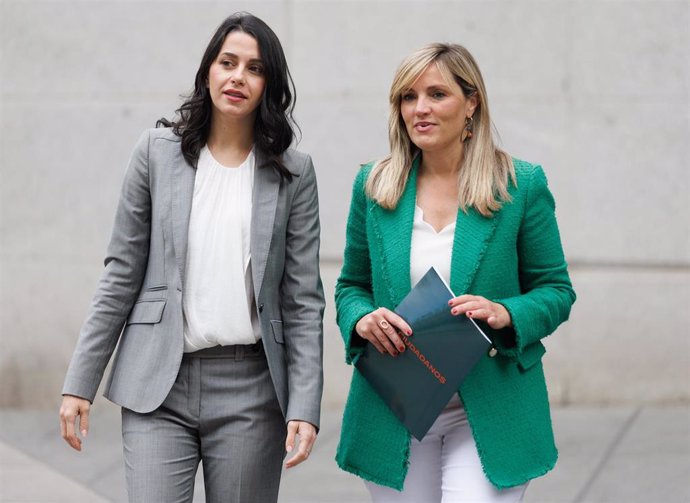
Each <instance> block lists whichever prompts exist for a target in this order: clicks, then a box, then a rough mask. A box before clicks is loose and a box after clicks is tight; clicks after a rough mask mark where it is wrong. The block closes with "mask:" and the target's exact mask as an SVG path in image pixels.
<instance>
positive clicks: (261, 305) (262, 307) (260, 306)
mask: <svg viewBox="0 0 690 503" xmlns="http://www.w3.org/2000/svg"><path fill="white" fill-rule="evenodd" d="M259 312H260V313H263V312H264V305H263V304H259Z"/></svg>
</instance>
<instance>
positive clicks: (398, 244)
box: [371, 156, 497, 306]
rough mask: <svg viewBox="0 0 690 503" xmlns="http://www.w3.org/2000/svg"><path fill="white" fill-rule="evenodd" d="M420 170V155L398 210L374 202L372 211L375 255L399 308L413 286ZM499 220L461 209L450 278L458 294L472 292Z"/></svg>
mask: <svg viewBox="0 0 690 503" xmlns="http://www.w3.org/2000/svg"><path fill="white" fill-rule="evenodd" d="M418 169H419V156H418V157H417V158H416V159H415V160H414V162H413V164H412V168H411V169H410V175H409V178H408V180H407V184H406V185H405V190H404V191H403V194H402V196H401V198H400V201H399V202H398V205H397V206H396V208H395V209H394V210H386V209H384V208H382V207H381V206H379V205H377V204H375V203H374V205H373V208H372V211H371V216H372V224H373V231H374V236H375V238H376V245H375V248H374V249H372V250H371V253H372V254H374V253H378V254H380V255H379V256H380V259H381V263H382V264H383V271H382V273H383V274H384V276H385V283H386V284H387V285H388V294H389V296H390V300H391V302H392V305H393V306H397V305H398V304H399V303H400V301H401V300H402V299H403V297H404V296H405V295H407V293H408V292H409V291H410V289H411V287H412V285H411V280H410V246H411V244H412V226H413V223H414V212H415V206H416V202H417V172H418ZM496 221H497V215H494V216H493V217H490V218H487V217H484V216H482V215H481V214H480V213H478V212H477V211H476V210H474V208H469V209H468V210H467V213H465V212H464V211H463V210H462V209H459V210H458V214H457V220H456V224H455V234H454V238H453V252H452V259H451V276H450V287H451V289H452V290H453V292H454V293H455V295H462V294H464V293H468V290H469V288H470V287H471V285H472V280H473V279H474V276H475V275H476V273H477V270H478V269H479V264H480V262H481V260H482V257H483V256H484V252H485V251H486V248H487V246H488V243H489V240H490V239H491V236H492V235H493V233H494V230H495V228H496ZM446 279H447V278H446Z"/></svg>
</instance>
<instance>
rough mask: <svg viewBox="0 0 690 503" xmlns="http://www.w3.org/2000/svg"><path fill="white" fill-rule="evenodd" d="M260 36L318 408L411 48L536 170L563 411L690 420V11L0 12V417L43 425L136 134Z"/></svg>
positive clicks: (141, 7)
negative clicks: (560, 321)
mask: <svg viewBox="0 0 690 503" xmlns="http://www.w3.org/2000/svg"><path fill="white" fill-rule="evenodd" d="M241 9H246V10H251V11H252V12H254V13H255V14H257V15H259V16H261V17H262V18H264V19H265V20H266V21H267V22H268V23H269V24H270V25H271V26H272V27H273V28H274V30H275V31H276V32H277V33H278V35H279V37H280V38H281V40H282V41H283V44H284V46H285V49H286V52H287V56H288V60H289V63H290V65H291V69H292V72H293V76H294V79H295V82H296V86H297V90H298V101H297V114H296V115H297V119H298V121H299V123H300V125H301V127H302V131H303V139H302V141H301V144H300V146H299V148H300V149H302V150H304V151H307V152H310V153H311V154H312V156H313V158H314V161H315V164H316V167H317V172H318V176H319V185H320V193H321V218H322V226H323V246H322V256H323V273H324V282H325V286H326V289H327V291H328V295H329V301H330V304H329V306H328V311H327V318H326V327H327V330H326V335H325V336H326V354H325V365H326V394H325V402H326V404H329V405H339V404H341V403H342V401H343V400H344V397H345V394H346V390H347V384H348V380H349V372H350V370H349V369H348V368H347V367H346V366H345V365H344V364H343V363H342V345H341V343H340V338H339V335H338V332H337V328H336V327H335V323H334V310H333V303H332V289H333V284H334V282H335V278H336V277H337V274H338V270H339V267H340V260H341V251H342V248H343V238H344V225H345V216H346V213H347V207H348V204H349V192H350V186H351V182H352V180H353V177H354V175H355V173H356V170H357V168H358V165H359V163H362V162H365V161H368V160H371V159H374V158H377V157H380V156H382V155H384V154H385V153H386V149H387V139H386V138H387V136H386V119H387V92H388V86H389V84H390V81H391V78H392V75H393V72H394V70H395V67H396V66H397V64H398V63H399V61H400V60H401V59H402V58H403V57H404V56H405V55H407V54H408V53H409V52H410V51H411V50H413V49H415V48H417V47H419V46H420V45H422V44H424V43H427V42H430V41H435V40H442V41H454V42H459V43H462V44H464V45H466V46H467V47H468V48H469V49H470V50H471V51H472V52H473V53H474V55H475V56H476V58H477V60H478V61H479V63H480V66H481V68H482V71H483V73H484V77H485V80H486V84H487V87H488V92H489V96H490V104H491V110H492V112H493V117H494V122H495V124H496V126H497V128H498V130H499V131H500V132H501V135H502V141H503V146H504V147H505V148H506V149H507V150H508V151H509V152H511V153H512V154H513V155H515V156H516V157H520V158H523V159H526V160H529V161H532V162H538V163H540V164H542V165H543V166H544V168H545V170H546V173H547V175H548V177H549V180H550V185H551V188H552V190H553V192H554V194H555V196H556V200H557V204H558V208H557V211H558V218H559V223H560V226H561V232H562V236H563V241H564V246H565V250H566V255H567V257H568V260H569V262H570V264H571V270H572V276H573V280H574V283H575V287H576V290H577V292H578V294H579V300H578V302H577V304H576V306H575V308H574V310H573V313H572V317H571V321H570V322H569V323H567V324H566V325H564V326H563V327H562V328H561V329H560V330H559V331H558V333H557V334H555V335H554V336H552V337H550V338H548V339H547V341H546V344H547V348H548V353H547V356H546V358H545V367H546V371H547V376H548V379H549V383H550V392H551V397H552V400H553V401H554V402H556V403H615V404H636V403H640V404H648V403H669V402H686V403H687V402H688V401H690V385H689V384H688V383H690V337H689V335H690V334H689V329H688V326H689V325H690V317H689V314H688V312H689V311H688V306H690V233H689V226H688V222H689V217H690V197H689V196H688V190H689V189H690V186H689V185H690V183H689V181H690V180H689V178H690V175H689V174H688V173H689V171H688V167H690V166H689V165H690V163H689V160H690V158H689V155H688V138H690V113H689V107H688V93H689V87H690V66H689V57H690V35H689V28H688V27H689V26H690V2H688V1H656V0H655V1H652V0H648V1H644V0H643V1H627V2H623V1H606V0H602V1H588V0H578V1H575V0H572V1H571V0H556V1H551V2H547V1H537V0H531V1H495V0H494V1H490V0H483V1H454V2H451V1H446V2H436V1H432V2H425V1H421V0H419V1H408V2H401V1H372V0H368V1H366V2H365V1H355V0H352V1H350V0H340V1H323V0H320V1H308V0H284V1H275V2H270V1H255V2H192V1H174V2H173V1H170V2H165V1H154V0H151V1H137V2H133V1H92V2H86V1H62V0H53V1H34V0H26V1H11V0H0V51H1V53H0V77H1V81H0V82H1V84H0V85H1V88H0V131H1V132H2V134H1V135H0V169H1V170H2V184H1V187H0V191H1V192H0V194H1V197H2V202H1V212H0V226H1V227H0V231H1V232H0V236H2V238H1V242H2V247H1V250H0V264H1V269H0V282H1V283H0V285H1V292H0V327H1V330H2V335H1V337H0V406H19V407H36V406H47V407H53V406H54V405H55V404H56V403H57V402H58V399H59V390H60V387H61V382H62V378H63V375H64V371H65V368H66V365H67V362H68V360H69V356H70V354H71V351H72V349H73V347H74V343H75V340H76V336H77V333H78V329H79V326H80V324H81V321H82V318H83V316H84V314H85V312H86V308H87V305H88V302H89V299H90V296H91V294H92V293H93V289H94V287H95V284H96V280H97V278H98V275H99V272H100V267H101V265H100V264H101V259H102V256H103V252H104V249H105V246H106V243H107V239H108V237H109V233H110V226H111V223H112V217H113V212H114V208H115V204H116V201H117V195H118V191H119V185H120V182H121V180H122V175H123V171H124V167H125V164H126V161H127V158H128V156H129V153H130V150H131V148H132V146H133V144H134V142H135V140H136V138H137V137H138V135H139V134H140V132H141V130H142V129H144V128H146V127H150V126H152V125H153V124H154V122H155V121H156V119H158V118H159V117H161V116H163V115H166V116H171V113H172V111H173V110H174V109H175V108H176V106H177V105H178V104H179V102H180V100H179V95H180V94H182V93H185V92H187V91H188V90H189V89H190V87H191V84H192V79H193V76H194V73H195V72H196V67H197V65H198V62H199V59H200V56H201V53H202V51H203V49H204V47H205V45H206V43H207V42H208V39H209V38H210V36H211V34H212V32H213V31H214V29H215V28H216V26H217V25H218V23H219V22H220V21H221V20H222V19H223V18H224V17H225V16H226V15H228V14H229V13H231V12H233V11H235V10H241Z"/></svg>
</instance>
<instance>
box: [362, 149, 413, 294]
mask: <svg viewBox="0 0 690 503" xmlns="http://www.w3.org/2000/svg"><path fill="white" fill-rule="evenodd" d="M418 165H419V156H418V157H417V158H416V159H415V160H414V162H413V164H412V168H411V169H410V177H409V178H408V180H407V183H406V185H405V190H404V191H403V194H402V196H401V197H400V201H398V205H397V206H396V208H395V209H394V210H386V209H384V208H382V207H381V206H379V205H377V204H374V206H373V208H372V216H373V218H372V221H373V224H374V225H373V228H374V235H375V237H376V239H377V241H378V253H379V259H380V261H381V264H382V265H383V271H382V272H383V273H384V274H385V276H386V281H385V284H386V285H388V286H389V291H388V294H389V297H390V300H391V303H392V306H391V307H395V306H397V305H398V304H399V303H400V301H401V300H402V299H403V297H405V295H407V292H409V291H410V288H411V287H412V285H411V281H410V244H411V243H412V225H413V223H414V210H415V204H416V201H417V167H418Z"/></svg>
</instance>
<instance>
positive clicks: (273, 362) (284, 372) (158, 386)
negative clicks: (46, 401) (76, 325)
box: [62, 129, 324, 427]
mask: <svg viewBox="0 0 690 503" xmlns="http://www.w3.org/2000/svg"><path fill="white" fill-rule="evenodd" d="M283 162H284V164H285V166H286V167H287V168H288V169H289V170H290V172H291V173H293V174H295V175H296V176H295V177H294V178H293V180H292V182H290V183H288V182H287V181H285V180H281V177H280V175H279V174H278V173H277V172H276V171H275V170H274V169H273V168H271V167H270V166H267V165H265V156H263V155H262V154H261V152H256V171H255V179H254V191H253V195H252V222H251V245H250V249H251V263H252V279H253V285H254V292H255V293H254V295H255V303H256V309H257V314H258V317H259V320H260V324H261V334H262V340H263V344H264V347H265V351H266V356H267V359H268V365H269V369H270V373H271V377H272V379H273V384H274V386H275V390H276V394H277V396H278V401H279V402H280V406H281V409H282V411H283V414H284V415H285V419H286V421H289V420H292V419H299V420H304V421H308V422H310V423H312V424H314V425H316V426H317V427H318V426H319V412H320V405H321V393H322V390H323V372H322V360H323V325H322V318H323V310H324V298H323V288H322V285H321V278H320V276H319V230H320V229H319V210H318V196H317V189H316V177H315V173H314V166H313V165H312V162H311V158H310V157H309V156H308V155H305V154H302V153H300V152H297V151H295V150H288V151H286V152H285V153H284V155H283ZM195 175H196V169H195V168H194V167H192V166H191V165H190V164H189V163H187V161H186V160H185V159H184V157H183V155H182V150H181V148H180V138H179V137H177V136H175V135H174V134H173V133H172V131H171V130H170V129H150V130H148V131H145V132H144V134H143V135H142V136H141V138H140V139H139V141H138V143H137V145H136V147H135V148H134V152H133V154H132V158H131V160H130V163H129V167H128V169H127V173H126V175H125V180H124V184H123V187H122V193H121V195H120V201H119V205H118V208H117V213H116V216H115V225H114V229H113V234H112V238H111V240H110V244H109V246H108V251H107V256H106V259H105V270H104V271H103V274H102V276H101V278H100V282H99V284H98V288H97V290H96V293H95V295H94V298H93V301H92V303H91V307H90V309H89V313H88V316H87V318H86V321H85V322H84V325H83V326H82V329H81V332H80V335H79V340H78V342H77V346H76V349H75V351H74V355H73V356H72V360H71V362H70V365H69V369H68V371H67V376H66V378H65V383H64V387H63V390H62V392H63V394H70V395H75V396H79V397H83V398H86V399H88V400H90V401H93V399H94V397H95V395H96V391H97V389H98V386H99V383H100V381H101V379H102V377H103V373H104V371H105V367H106V365H107V363H108V361H109V360H110V357H111V355H112V353H113V351H114V349H115V346H116V344H117V343H118V340H119V346H118V350H117V354H116V356H115V360H114V362H113V366H112V371H111V374H110V377H109V379H108V382H107V385H106V389H105V396H106V398H108V399H109V400H111V401H113V402H115V403H117V404H119V405H121V406H122V407H126V408H128V409H131V410H134V411H136V412H150V411H152V410H154V409H156V408H157V407H158V406H159V405H160V404H161V403H162V402H163V400H164V399H165V397H166V396H167V395H168V392H169V391H170V389H171V387H172V385H173V383H174V382H175V378H176V376H177V373H178V370H179V368H180V362H181V360H182V354H183V342H184V341H183V332H182V326H183V325H182V285H183V284H184V281H185V261H186V254H187V230H188V227H189V215H190V211H191V204H192V195H193V190H194V177H195Z"/></svg>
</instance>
